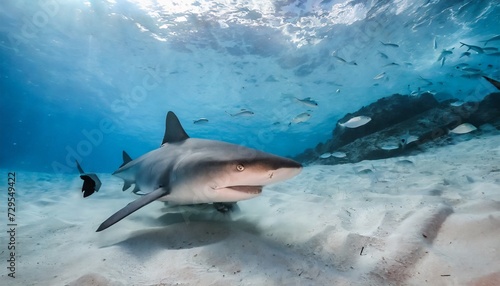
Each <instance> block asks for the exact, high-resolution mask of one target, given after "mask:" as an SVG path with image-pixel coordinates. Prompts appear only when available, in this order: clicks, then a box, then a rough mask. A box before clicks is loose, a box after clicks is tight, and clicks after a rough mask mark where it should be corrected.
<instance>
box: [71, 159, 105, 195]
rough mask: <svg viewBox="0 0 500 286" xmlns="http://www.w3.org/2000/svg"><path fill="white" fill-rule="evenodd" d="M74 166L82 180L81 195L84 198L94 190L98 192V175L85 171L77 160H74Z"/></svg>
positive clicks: (99, 181)
mask: <svg viewBox="0 0 500 286" xmlns="http://www.w3.org/2000/svg"><path fill="white" fill-rule="evenodd" d="M76 168H77V169H78V172H80V178H81V179H82V180H83V186H82V193H83V197H84V198H86V197H88V196H90V195H92V194H93V193H94V192H98V191H99V189H100V188H101V180H99V177H97V175H96V174H92V173H85V172H84V171H83V169H82V166H80V164H79V163H78V161H76Z"/></svg>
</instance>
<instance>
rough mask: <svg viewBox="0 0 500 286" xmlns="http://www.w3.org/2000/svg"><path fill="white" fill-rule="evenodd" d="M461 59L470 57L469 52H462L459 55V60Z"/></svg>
mask: <svg viewBox="0 0 500 286" xmlns="http://www.w3.org/2000/svg"><path fill="white" fill-rule="evenodd" d="M462 57H470V52H463V53H462V54H461V55H460V58H462Z"/></svg>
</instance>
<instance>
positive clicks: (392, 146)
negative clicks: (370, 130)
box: [380, 144, 399, 151]
mask: <svg viewBox="0 0 500 286" xmlns="http://www.w3.org/2000/svg"><path fill="white" fill-rule="evenodd" d="M380 149H382V150H385V151H391V150H396V149H399V145H396V144H386V145H383V146H382V147H380Z"/></svg>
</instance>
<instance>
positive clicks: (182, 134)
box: [161, 111, 189, 145]
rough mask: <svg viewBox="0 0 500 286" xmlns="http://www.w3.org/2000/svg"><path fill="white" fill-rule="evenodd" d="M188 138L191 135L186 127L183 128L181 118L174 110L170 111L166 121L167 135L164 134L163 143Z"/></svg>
mask: <svg viewBox="0 0 500 286" xmlns="http://www.w3.org/2000/svg"><path fill="white" fill-rule="evenodd" d="M188 138H189V136H188V135H187V133H186V131H184V128H182V125H181V123H180V122H179V118H177V116H176V115H175V114H174V113H173V112H172V111H169V112H168V113H167V119H166V122H165V135H163V141H162V142H161V145H163V144H165V143H175V142H181V141H184V140H186V139H188Z"/></svg>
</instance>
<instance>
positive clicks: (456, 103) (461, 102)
mask: <svg viewBox="0 0 500 286" xmlns="http://www.w3.org/2000/svg"><path fill="white" fill-rule="evenodd" d="M464 103H465V102H463V101H460V100H458V101H454V102H452V103H450V105H451V106H453V107H459V106H462V105H463V104H464Z"/></svg>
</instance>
